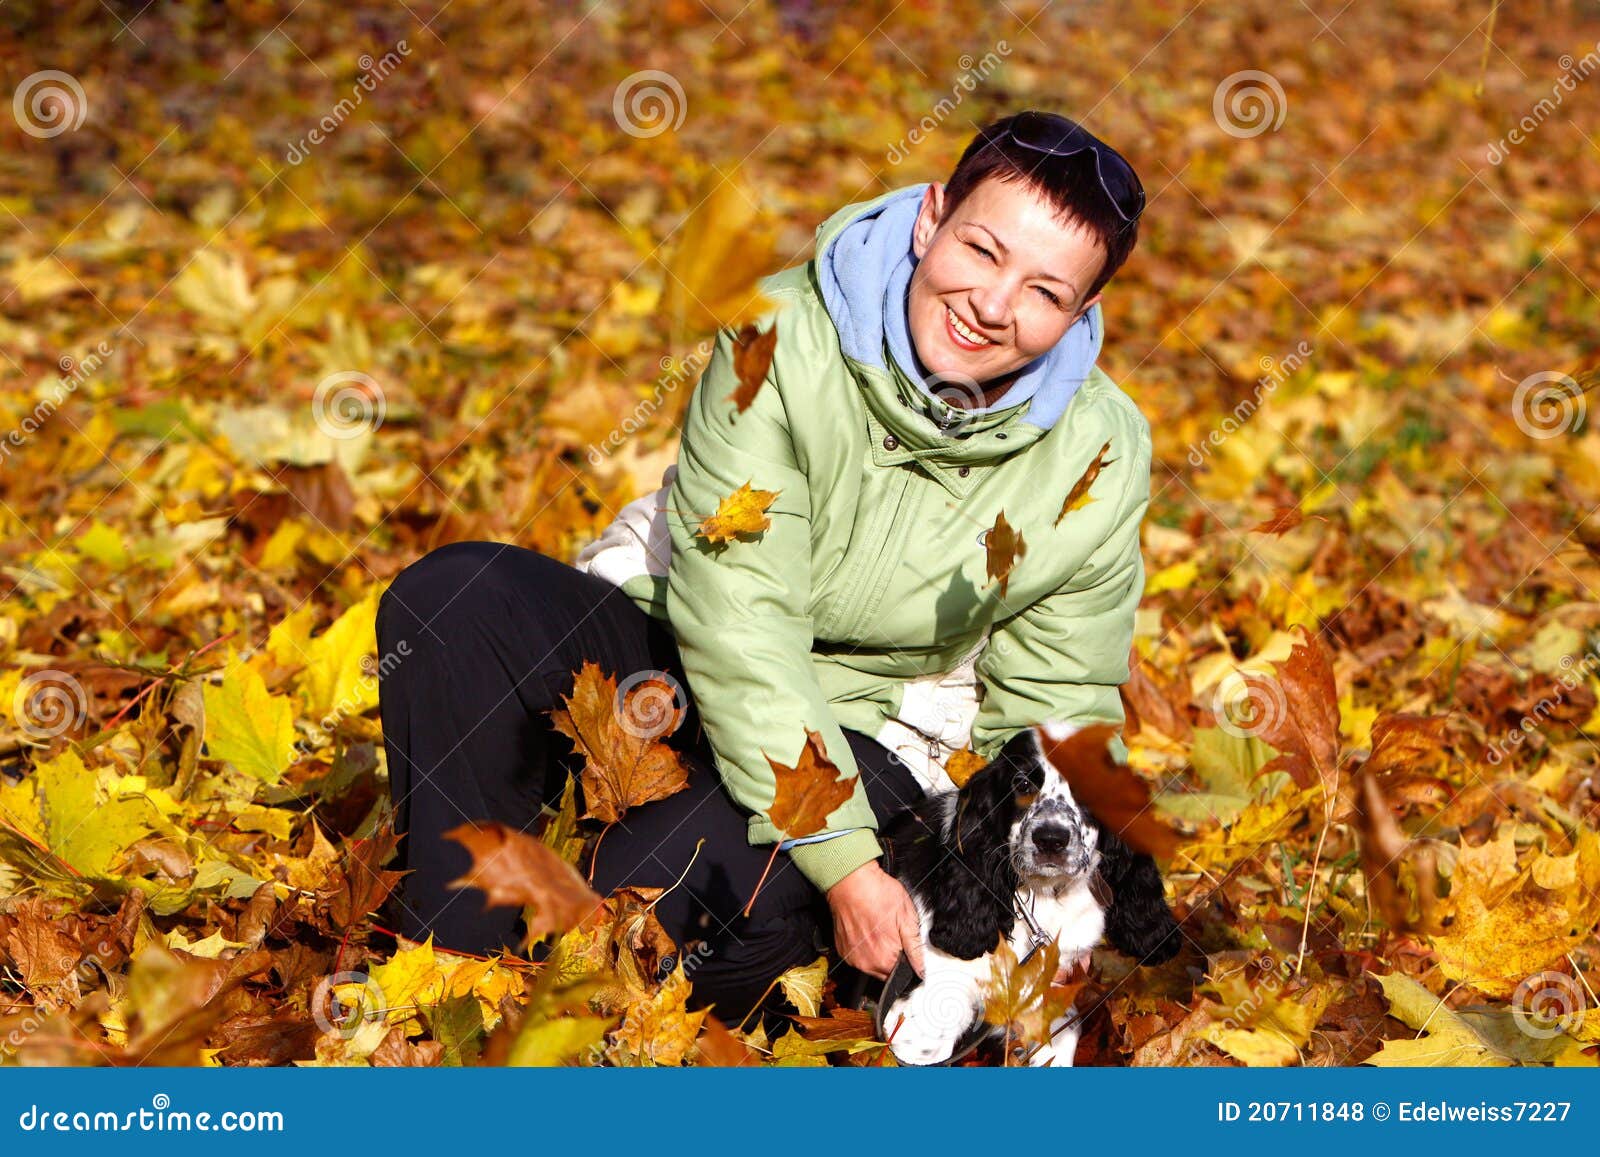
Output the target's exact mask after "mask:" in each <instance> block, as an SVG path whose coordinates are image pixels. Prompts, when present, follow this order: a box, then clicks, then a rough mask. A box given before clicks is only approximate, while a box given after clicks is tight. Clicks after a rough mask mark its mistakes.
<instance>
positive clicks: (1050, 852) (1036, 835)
mask: <svg viewBox="0 0 1600 1157" xmlns="http://www.w3.org/2000/svg"><path fill="white" fill-rule="evenodd" d="M1033 846H1034V847H1036V848H1038V849H1039V851H1040V853H1041V854H1043V855H1046V856H1059V855H1061V854H1062V853H1063V852H1065V851H1066V850H1067V849H1068V848H1070V847H1071V846H1072V829H1071V828H1069V827H1067V826H1066V825H1065V824H1041V825H1039V826H1038V827H1036V828H1034V829H1033Z"/></svg>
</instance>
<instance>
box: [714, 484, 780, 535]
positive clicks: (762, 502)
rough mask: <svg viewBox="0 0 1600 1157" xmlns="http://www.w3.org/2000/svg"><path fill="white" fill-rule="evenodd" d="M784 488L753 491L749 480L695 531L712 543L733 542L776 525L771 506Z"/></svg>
mask: <svg viewBox="0 0 1600 1157" xmlns="http://www.w3.org/2000/svg"><path fill="white" fill-rule="evenodd" d="M782 493H783V491H781V490H752V489H750V483H748V482H746V483H745V484H744V485H743V486H741V487H739V489H737V490H735V491H734V492H733V493H732V494H730V495H728V497H726V498H724V499H723V500H722V501H721V502H720V503H718V504H717V512H716V513H715V514H713V515H712V516H711V517H710V518H706V519H703V520H702V521H701V523H700V525H699V527H697V528H696V529H695V534H697V535H699V536H700V537H701V538H703V539H705V540H706V541H707V542H712V543H726V542H732V541H733V540H734V538H735V537H737V536H738V535H741V534H760V533H761V532H762V531H764V530H766V529H767V528H768V527H769V526H771V525H772V519H770V518H768V517H767V514H766V511H767V507H769V506H771V505H772V503H773V500H774V499H776V498H777V497H778V495H780V494H782Z"/></svg>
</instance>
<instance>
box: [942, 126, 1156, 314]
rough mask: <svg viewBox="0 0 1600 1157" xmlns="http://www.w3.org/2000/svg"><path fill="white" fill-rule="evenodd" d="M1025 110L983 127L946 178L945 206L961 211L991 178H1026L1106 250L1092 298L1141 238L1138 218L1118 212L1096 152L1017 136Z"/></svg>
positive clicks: (1064, 216)
mask: <svg viewBox="0 0 1600 1157" xmlns="http://www.w3.org/2000/svg"><path fill="white" fill-rule="evenodd" d="M1021 115H1022V114H1021V113H1018V114H1015V115H1013V116H1008V117H1003V118H1001V119H1000V120H997V121H995V122H994V123H992V124H989V125H985V126H984V127H983V128H981V129H979V130H978V135H977V136H975V137H973V138H972V140H971V142H970V143H969V144H968V145H967V149H966V151H965V152H964V153H962V154H961V160H959V161H958V162H956V167H955V171H954V172H953V173H951V174H950V179H949V180H948V181H946V182H945V187H944V211H945V213H946V214H950V213H953V212H955V210H956V207H957V206H959V205H960V204H961V202H963V201H965V200H966V199H967V197H968V196H969V195H970V194H971V193H972V191H973V190H974V189H976V188H977V187H978V185H979V184H980V183H981V182H983V181H985V180H988V179H990V178H993V179H995V180H999V181H1018V180H1020V181H1025V182H1026V183H1027V184H1028V185H1029V186H1031V187H1032V188H1033V189H1035V190H1036V191H1037V192H1038V193H1039V194H1040V195H1041V196H1043V197H1044V198H1045V200H1047V201H1048V202H1049V203H1050V204H1051V206H1053V207H1054V209H1055V211H1056V214H1057V216H1058V217H1060V218H1061V219H1062V220H1063V221H1067V222H1071V223H1073V224H1076V225H1078V226H1080V227H1081V228H1082V229H1083V230H1084V232H1086V233H1087V234H1088V235H1089V236H1090V237H1093V238H1094V239H1095V240H1096V241H1098V242H1099V243H1100V246H1101V248H1103V249H1104V250H1105V254H1106V259H1105V264H1104V265H1103V266H1102V267H1101V269H1100V275H1099V276H1098V277H1096V278H1095V280H1094V282H1093V283H1092V284H1091V285H1090V286H1089V291H1088V292H1087V293H1085V294H1084V295H1083V299H1084V300H1085V301H1087V300H1088V299H1089V298H1091V297H1093V296H1094V295H1095V294H1096V293H1099V292H1100V290H1101V288H1102V287H1104V285H1105V284H1106V282H1108V281H1110V280H1111V275H1112V274H1114V273H1116V271H1117V270H1119V269H1121V268H1122V265H1123V262H1125V261H1127V260H1128V257H1129V255H1130V254H1132V253H1133V247H1134V244H1135V243H1136V242H1137V241H1138V239H1139V221H1138V218H1134V220H1132V221H1124V220H1123V219H1122V215H1121V214H1120V213H1118V212H1117V207H1116V206H1115V205H1114V204H1112V202H1111V198H1110V197H1109V196H1107V195H1106V192H1105V190H1104V189H1102V188H1101V187H1100V178H1099V175H1098V172H1097V170H1096V168H1095V158H1094V154H1093V153H1090V152H1082V153H1078V154H1076V155H1075V156H1071V157H1057V156H1052V155H1051V154H1049V153H1041V152H1039V151H1038V150H1037V149H1029V148H1025V147H1023V146H1022V145H1019V144H1017V143H1016V142H1015V141H1013V140H1012V139H1011V138H1010V137H1009V136H1008V135H1007V132H1006V130H1007V129H1009V128H1010V127H1011V125H1012V123H1013V122H1014V121H1015V120H1016V119H1017V117H1018V116H1021Z"/></svg>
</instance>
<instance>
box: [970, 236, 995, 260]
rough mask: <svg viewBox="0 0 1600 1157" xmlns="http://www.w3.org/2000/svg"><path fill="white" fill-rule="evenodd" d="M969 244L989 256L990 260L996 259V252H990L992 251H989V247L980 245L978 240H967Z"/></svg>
mask: <svg viewBox="0 0 1600 1157" xmlns="http://www.w3.org/2000/svg"><path fill="white" fill-rule="evenodd" d="M967 244H968V245H970V246H972V247H973V248H974V249H976V250H977V251H978V252H979V253H981V254H983V255H984V256H985V257H987V258H988V259H989V260H990V261H993V260H994V254H993V253H990V252H989V251H988V250H987V249H985V248H984V247H983V246H982V245H979V244H978V243H977V242H976V241H968V242H967Z"/></svg>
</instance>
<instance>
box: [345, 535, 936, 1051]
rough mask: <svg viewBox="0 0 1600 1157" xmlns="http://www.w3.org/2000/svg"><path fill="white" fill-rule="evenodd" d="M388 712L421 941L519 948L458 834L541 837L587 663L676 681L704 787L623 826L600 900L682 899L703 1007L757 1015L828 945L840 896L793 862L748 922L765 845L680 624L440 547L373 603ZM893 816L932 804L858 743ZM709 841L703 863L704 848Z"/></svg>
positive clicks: (571, 758) (569, 771)
mask: <svg viewBox="0 0 1600 1157" xmlns="http://www.w3.org/2000/svg"><path fill="white" fill-rule="evenodd" d="M377 636H378V639H377V641H378V655H379V658H380V663H379V672H380V684H379V699H380V710H381V713H382V717H383V735H384V744H385V747H386V749H387V754H388V764H389V779H390V789H391V794H392V799H393V803H394V806H395V825H396V830H397V831H398V832H400V833H401V840H400V846H399V857H400V861H401V862H400V864H399V865H398V867H399V868H401V869H405V870H409V873H410V874H409V875H407V876H406V877H405V878H404V880H403V881H402V883H401V885H400V887H399V889H397V891H396V894H395V898H394V902H393V907H392V909H391V911H392V918H393V919H395V920H396V921H397V923H398V925H399V927H398V929H397V930H398V931H400V932H402V933H404V934H405V935H406V936H408V937H412V938H417V939H421V938H425V937H426V936H427V935H428V933H430V932H431V933H432V934H433V936H434V943H435V944H437V945H438V946H440V947H441V948H450V949H456V950H459V951H466V952H476V953H488V952H493V951H495V950H498V949H500V948H501V947H509V948H515V947H516V946H517V945H518V943H519V940H520V930H519V925H520V922H521V913H520V910H519V909H515V908H489V909H487V910H486V909H485V908H484V897H483V893H481V892H479V891H478V890H476V889H472V888H467V889H453V888H450V887H448V886H447V885H448V882H449V881H451V880H454V879H456V878H458V877H460V876H462V875H463V874H465V873H466V871H467V869H468V867H469V866H470V862H471V859H470V857H469V856H468V855H467V852H466V850H465V849H464V848H462V847H461V846H460V845H459V844H457V843H456V842H455V841H453V840H446V839H444V838H443V833H444V832H445V831H447V830H449V829H450V828H453V827H455V826H456V825H458V824H462V823H466V822H468V821H469V820H498V821H500V822H502V823H505V824H509V825H510V826H512V827H514V828H517V829H523V830H526V829H530V828H531V827H532V826H533V825H534V822H535V820H536V819H537V818H538V816H539V814H540V807H541V805H543V804H544V803H546V802H549V803H550V804H552V805H555V804H557V803H559V801H560V798H561V792H562V790H563V789H564V787H565V785H566V782H567V778H568V776H570V775H575V774H576V773H577V772H579V771H580V770H581V769H582V766H583V761H582V757H581V756H580V755H578V754H577V753H575V752H574V751H573V749H572V744H571V742H570V741H569V740H568V739H567V738H566V737H565V736H564V735H562V734H561V733H560V732H558V731H555V730H554V729H553V727H552V725H551V723H550V719H549V715H548V712H549V711H550V709H551V708H553V707H559V706H561V705H562V701H561V696H562V695H570V694H571V693H572V687H573V681H574V675H575V673H576V672H577V670H578V669H579V668H580V667H582V665H583V662H584V661H585V660H592V661H593V662H595V663H597V664H598V665H599V666H600V668H601V670H602V671H603V672H605V673H606V674H609V675H613V676H615V677H616V678H617V681H618V683H619V685H620V684H622V683H624V682H625V681H626V680H627V679H628V678H630V677H631V676H635V675H643V674H644V673H646V672H659V673H665V674H666V675H667V676H669V677H670V678H671V679H672V680H674V681H676V684H677V685H678V687H680V688H681V689H682V691H683V699H682V700H681V701H680V702H685V701H686V706H687V713H686V715H685V716H684V719H683V722H682V724H681V726H679V728H678V729H677V730H676V731H675V732H674V733H673V734H672V735H670V736H668V737H666V738H665V742H667V743H668V744H670V745H671V746H673V747H674V748H675V749H677V750H678V751H680V752H682V753H684V755H685V762H686V763H687V764H688V765H689V768H690V775H689V787H688V789H687V790H686V791H681V792H678V793H677V794H675V795H672V796H669V797H668V798H666V799H664V800H658V801H656V802H654V803H649V804H645V805H642V806H640V807H637V808H634V809H631V810H630V811H629V812H628V813H627V814H626V815H625V816H624V817H623V819H622V820H621V821H620V822H619V823H617V824H616V825H615V826H613V827H612V828H611V829H610V830H608V831H607V832H606V834H605V837H604V839H603V840H602V841H601V843H600V849H599V853H598V855H597V857H596V862H595V866H594V880H593V882H594V886H595V889H596V891H598V892H600V894H601V895H605V894H607V893H609V892H610V891H611V890H613V889H615V888H618V887H623V886H627V885H643V886H652V887H660V888H671V887H673V885H674V884H675V883H677V882H678V880H679V878H680V877H682V883H681V884H679V885H678V886H677V887H676V888H674V889H673V890H672V891H671V892H669V893H668V894H667V895H666V896H665V897H663V898H662V900H661V901H660V902H659V903H658V904H657V906H656V914H657V916H658V918H659V919H660V920H661V922H662V925H663V926H664V927H665V929H666V931H667V933H668V934H669V935H671V936H672V938H673V940H674V941H676V943H677V944H678V947H679V950H680V952H681V953H683V958H684V963H685V967H686V969H688V971H689V978H690V980H691V981H693V985H694V995H695V1002H696V1004H705V1003H710V1002H715V1003H716V1004H717V1006H718V1009H719V1012H720V1014H721V1015H722V1016H723V1017H725V1018H729V1017H731V1018H734V1019H737V1018H738V1017H741V1016H743V1015H744V1014H745V1013H746V1012H748V1011H749V1010H750V1009H751V1008H752V1007H753V1006H754V1004H755V1003H756V1001H757V1000H759V999H760V997H761V995H762V993H763V991H764V990H765V989H766V988H767V986H768V985H769V984H770V983H771V982H772V980H773V979H774V978H775V977H776V976H777V975H778V974H779V973H781V972H782V971H784V970H785V969H786V968H789V967H791V966H793V965H795V964H803V963H808V962H809V961H811V960H813V959H815V958H816V955H817V953H818V952H819V951H820V950H822V949H824V948H826V947H827V946H828V944H829V942H830V941H831V937H832V931H833V928H832V921H831V918H830V916H829V913H828V908H827V904H826V901H825V900H824V899H823V897H822V895H821V893H819V892H818V891H817V890H816V889H815V888H814V887H813V886H812V885H811V884H810V882H809V881H807V880H806V879H805V877H804V876H802V875H801V874H800V872H799V870H798V869H797V868H795V866H794V865H793V864H792V863H791V862H790V861H789V857H788V856H787V855H785V854H784V853H781V852H780V853H779V854H778V857H777V860H776V861H775V862H774V863H773V865H772V870H771V873H770V874H769V875H768V877H767V881H766V883H765V884H764V885H762V888H761V892H760V894H759V896H757V898H756V901H755V904H754V906H753V907H752V909H751V913H750V915H749V916H748V917H746V916H744V915H742V911H743V909H744V906H745V904H746V903H747V902H748V901H749V899H750V897H751V894H752V893H754V892H755V889H756V883H757V881H758V880H759V878H760V876H761V873H762V870H763V869H764V868H765V867H766V865H767V860H768V857H769V855H770V853H771V848H770V847H752V846H750V844H749V843H748V842H747V840H746V818H747V814H746V813H745V812H744V811H742V810H741V809H740V808H739V807H738V806H737V805H735V804H734V802H733V801H732V799H731V798H729V796H728V795H727V793H726V792H725V791H724V790H723V789H722V784H721V781H720V778H719V777H718V775H717V773H716V770H715V764H714V763H713V762H712V757H711V749H710V747H709V746H708V744H707V741H706V740H705V738H704V736H703V734H702V732H701V729H700V725H699V715H698V712H697V711H696V709H695V707H694V702H693V694H692V689H691V688H690V687H689V685H688V680H687V677H686V676H685V675H684V672H683V669H682V666H681V665H680V662H679V658H678V650H677V646H676V644H675V643H674V641H673V638H672V633H671V630H670V628H669V627H667V626H666V625H665V624H663V623H661V622H659V621H657V620H656V619H653V618H651V617H650V616H649V615H647V614H645V613H644V612H643V611H641V610H640V609H639V608H638V607H637V606H635V605H634V603H633V602H632V600H630V599H629V598H628V597H627V596H626V595H624V594H623V593H622V592H621V591H620V590H619V589H617V588H616V587H614V586H612V585H611V584H610V583H608V582H606V581H605V580H604V579H600V578H597V577H595V576H593V575H590V574H586V573H584V572H582V571H579V570H577V569H575V568H574V567H571V566H568V565H567V564H566V563H563V562H561V561H559V560H557V559H552V558H548V557H546V556H544V555H542V554H539V553H538V552H536V551H531V550H526V549H523V548H521V547H516V546H507V545H503V544H500V543H492V542H458V543H453V544H451V545H449V546H445V547H440V548H439V549H437V550H434V551H432V552H431V553H429V554H427V555H426V556H424V557H423V558H421V559H419V560H418V561H416V562H415V563H413V564H412V565H411V566H409V567H407V568H406V569H405V570H403V571H402V572H401V573H400V574H399V575H397V576H396V577H395V579H394V581H393V583H391V584H390V586H389V589H388V590H387V591H385V593H384V595H383V598H382V599H381V600H380V602H379V605H378V616H377ZM844 734H845V738H846V739H847V740H848V741H849V743H850V747H851V750H852V751H853V752H854V754H855V758H856V761H857V764H858V766H859V768H860V773H861V776H862V779H863V781H864V784H865V787H866V791H867V796H868V799H869V800H870V801H871V803H872V807H873V811H874V812H875V814H876V815H877V816H878V819H879V821H880V822H884V821H887V820H888V818H889V817H890V816H891V815H893V814H894V813H895V812H897V811H899V810H901V809H903V808H905V807H907V806H909V805H910V804H911V803H912V802H914V801H915V800H916V799H917V798H918V797H919V795H920V788H919V786H918V784H917V782H916V780H915V778H914V777H913V775H912V774H911V771H910V769H909V768H908V767H907V766H906V765H905V764H904V763H903V762H902V761H901V760H900V758H899V757H898V756H897V755H895V754H894V753H893V752H891V751H889V750H888V749H887V748H885V747H883V746H882V745H881V744H879V743H878V742H877V741H876V740H874V739H873V738H872V737H871V736H868V735H865V734H862V733H860V732H856V731H850V730H848V729H847V730H846V731H845V732H844ZM701 840H704V844H703V845H702V846H700V848H699V852H698V854H697V853H696V845H697V844H700V841H701Z"/></svg>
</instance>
